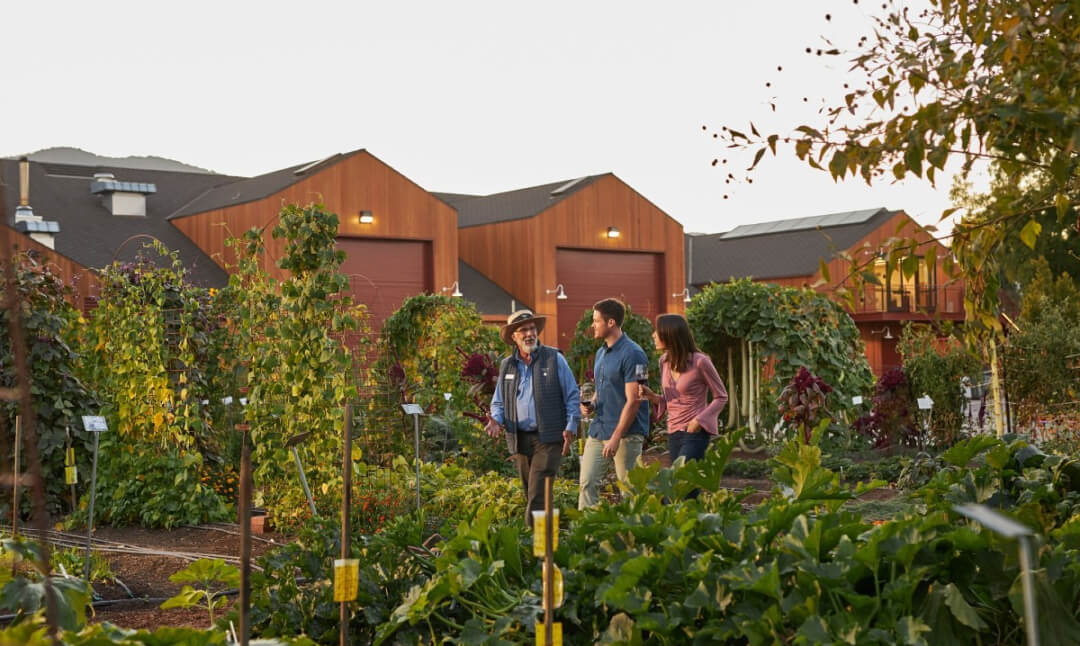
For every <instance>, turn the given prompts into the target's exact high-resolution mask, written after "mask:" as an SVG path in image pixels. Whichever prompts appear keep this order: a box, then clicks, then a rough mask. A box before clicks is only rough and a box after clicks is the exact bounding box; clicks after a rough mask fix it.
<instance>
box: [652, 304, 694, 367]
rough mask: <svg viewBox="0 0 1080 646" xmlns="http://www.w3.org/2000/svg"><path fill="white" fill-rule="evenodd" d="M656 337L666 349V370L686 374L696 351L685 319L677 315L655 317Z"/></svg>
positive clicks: (692, 336)
mask: <svg viewBox="0 0 1080 646" xmlns="http://www.w3.org/2000/svg"><path fill="white" fill-rule="evenodd" d="M656 336H658V337H660V342H661V343H663V344H664V347H665V348H666V350H665V352H667V364H668V368H669V369H670V370H674V371H675V372H686V370H687V369H688V368H689V367H690V360H691V359H692V358H693V356H694V353H695V352H697V351H698V348H697V344H696V343H694V335H693V334H691V333H690V326H689V325H687V324H686V319H684V318H683V317H682V316H680V315H678V314H661V315H660V316H658V317H656Z"/></svg>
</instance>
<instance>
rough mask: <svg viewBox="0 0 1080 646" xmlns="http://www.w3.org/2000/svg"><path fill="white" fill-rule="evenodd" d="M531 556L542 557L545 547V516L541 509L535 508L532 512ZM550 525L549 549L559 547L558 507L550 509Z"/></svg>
mask: <svg viewBox="0 0 1080 646" xmlns="http://www.w3.org/2000/svg"><path fill="white" fill-rule="evenodd" d="M532 514H533V556H535V557H536V558H541V559H542V558H544V552H545V548H546V547H547V529H546V527H547V518H545V516H544V511H543V510H542V509H537V510H536V511H534V512H533V513H532ZM551 516H552V527H551V551H552V552H554V551H555V550H557V549H559V508H558V507H555V508H553V509H552V510H551Z"/></svg>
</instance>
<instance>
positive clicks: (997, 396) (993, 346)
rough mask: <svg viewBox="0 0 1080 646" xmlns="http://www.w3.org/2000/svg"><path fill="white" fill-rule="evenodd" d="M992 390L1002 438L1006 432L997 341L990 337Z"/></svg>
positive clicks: (997, 427)
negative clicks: (1003, 421) (1003, 419)
mask: <svg viewBox="0 0 1080 646" xmlns="http://www.w3.org/2000/svg"><path fill="white" fill-rule="evenodd" d="M990 390H992V391H993V393H994V429H995V430H996V431H997V436H998V437H999V438H1000V437H1001V436H1002V435H1004V434H1005V426H1004V424H1002V414H1001V379H1000V377H999V376H998V359H997V341H996V340H995V339H994V338H993V337H990Z"/></svg>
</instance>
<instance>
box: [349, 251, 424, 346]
mask: <svg viewBox="0 0 1080 646" xmlns="http://www.w3.org/2000/svg"><path fill="white" fill-rule="evenodd" d="M337 246H338V249H341V250H342V251H344V252H345V262H344V263H342V265H341V273H343V274H346V275H348V276H349V283H350V285H351V286H352V296H353V301H354V302H357V303H363V304H365V305H367V306H368V309H369V311H370V312H371V327H372V328H373V329H376V330H377V329H379V328H381V327H382V322H383V321H385V320H386V319H387V318H388V317H389V316H390V315H391V314H393V313H394V311H395V310H397V309H398V308H399V307H401V303H402V301H404V300H405V299H406V298H408V297H410V296H415V295H416V294H420V293H423V292H430V291H431V289H432V287H431V279H432V276H431V243H430V242H425V241H415V240H369V239H364V238H338V241H337Z"/></svg>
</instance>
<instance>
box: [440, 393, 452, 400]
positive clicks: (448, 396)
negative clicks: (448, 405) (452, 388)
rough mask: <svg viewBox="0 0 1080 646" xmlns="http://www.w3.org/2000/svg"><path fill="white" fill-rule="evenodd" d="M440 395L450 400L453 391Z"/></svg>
mask: <svg viewBox="0 0 1080 646" xmlns="http://www.w3.org/2000/svg"><path fill="white" fill-rule="evenodd" d="M442 396H443V399H445V400H446V401H450V400H451V399H452V398H453V397H454V393H443V394H442Z"/></svg>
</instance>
